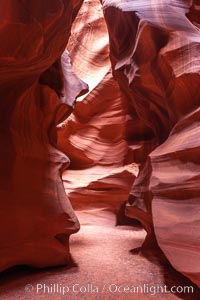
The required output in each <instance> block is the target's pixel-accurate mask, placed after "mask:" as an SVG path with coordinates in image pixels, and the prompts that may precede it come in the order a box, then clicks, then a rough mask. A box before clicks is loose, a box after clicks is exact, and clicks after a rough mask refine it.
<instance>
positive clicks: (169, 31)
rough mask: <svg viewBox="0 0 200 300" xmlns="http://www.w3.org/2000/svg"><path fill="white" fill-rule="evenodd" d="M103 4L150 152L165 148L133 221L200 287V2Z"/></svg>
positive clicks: (135, 199)
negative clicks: (199, 8) (198, 136)
mask: <svg viewBox="0 0 200 300" xmlns="http://www.w3.org/2000/svg"><path fill="white" fill-rule="evenodd" d="M102 2H103V6H104V14H105V19H106V22H107V26H108V31H109V37H110V51H111V61H112V68H113V74H114V76H115V78H116V79H117V80H118V82H119V84H120V87H121V90H122V91H123V92H124V94H126V95H127V97H128V98H129V100H130V102H131V103H132V105H133V107H134V109H135V111H136V112H137V115H138V117H139V118H140V119H141V120H142V122H143V123H144V126H146V127H147V128H149V133H148V134H146V141H147V143H148V144H149V152H151V151H152V150H153V149H155V148H156V147H157V146H158V145H160V144H161V146H160V147H158V148H157V149H156V150H155V151H154V152H152V154H151V155H150V157H148V156H147V155H146V157H145V156H144V160H143V162H142V164H141V167H140V172H139V176H138V178H137V179H136V180H135V182H134V184H133V187H132V191H131V195H130V196H129V203H128V206H127V215H128V216H129V217H132V218H136V219H139V220H140V221H141V222H142V223H143V225H144V227H145V228H146V230H147V232H148V233H149V234H148V237H147V240H146V243H145V244H146V245H149V244H151V240H150V239H149V238H151V234H152V232H153V231H154V230H155V233H156V238H157V241H158V244H159V246H160V247H161V249H162V250H163V252H164V253H165V255H166V256H167V258H168V259H169V261H170V262H171V263H172V265H173V266H175V268H176V269H177V270H179V271H180V272H183V273H184V274H185V275H187V276H188V277H189V278H190V279H192V280H193V281H194V282H196V283H197V284H199V272H200V264H199V262H200V260H199V259H198V258H199V255H198V251H199V241H198V239H199V231H200V230H199V214H198V212H197V201H198V200H197V199H199V188H198V186H199V183H200V182H199V176H198V175H197V172H198V170H199V159H198V158H197V157H198V156H199V141H198V138H197V135H198V131H199V119H198V117H197V115H198V116H199V112H198V111H195V110H196V109H197V107H199V103H200V86H199V83H200V77H199V71H200V60H199V50H200V32H199V29H198V26H197V25H198V20H199V14H198V13H197V11H198V6H197V4H198V2H196V3H195V2H194V3H193V5H192V3H191V2H192V1H173V2H172V1H137V0H136V1H131V0H129V1H117V2H116V1H112V0H105V1H102ZM191 5H192V7H191ZM186 13H187V14H188V18H189V19H190V20H191V22H193V24H192V23H191V22H190V21H189V20H188V18H187V17H186ZM113 19H114V20H115V22H113ZM188 114H190V115H189V116H188ZM174 126H175V128H174V130H173V131H172V128H173V127H174ZM142 135H143V133H142ZM195 136H196V140H195ZM141 139H142V138H141ZM194 154H195V155H196V158H195V155H194Z"/></svg>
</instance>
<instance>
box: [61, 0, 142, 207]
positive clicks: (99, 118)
mask: <svg viewBox="0 0 200 300" xmlns="http://www.w3.org/2000/svg"><path fill="white" fill-rule="evenodd" d="M108 42H109V41H108V32H107V28H106V23H105V20H104V18H103V11H102V7H101V5H100V2H99V1H98V0H97V1H85V2H84V4H83V6H82V7H81V10H80V12H79V14H78V16H77V18H76V21H75V22H74V24H73V27H72V34H71V37H70V40H69V43H68V47H67V48H68V51H69V52H70V58H71V61H72V66H73V70H74V71H75V73H76V74H77V75H78V76H79V77H80V78H81V79H82V80H83V81H85V82H87V83H88V85H89V93H88V94H87V95H85V96H84V97H82V99H80V100H81V101H80V100H78V102H77V103H76V106H75V110H74V113H73V114H72V115H71V116H70V118H69V119H67V121H65V122H64V123H62V124H61V125H60V128H59V129H58V146H59V149H61V150H62V151H63V152H64V153H65V154H66V155H67V156H68V157H70V160H71V164H70V167H69V169H68V170H66V171H65V172H64V173H63V180H64V184H65V188H66V191H67V193H68V195H69V198H70V200H71V202H72V204H73V207H74V208H75V209H77V210H83V209H109V210H111V211H114V212H117V211H118V210H119V207H120V206H121V204H122V203H123V202H124V201H125V200H126V199H127V197H128V194H129V191H130V187H131V185H132V183H133V180H134V178H135V176H136V175H137V173H138V166H137V165H136V164H131V163H132V162H133V160H132V159H131V158H132V156H133V154H132V152H136V155H137V150H138V148H139V147H140V146H139V145H138V146H137V147H136V150H135V151H134V150H130V149H129V145H128V142H127V141H126V138H125V137H126V134H127V122H128V120H129V119H130V120H131V118H132V117H131V115H130V113H129V109H128V105H129V104H128V101H127V99H126V98H125V97H124V96H123V95H122V93H121V91H120V89H119V86H118V83H117V82H116V81H115V80H114V79H113V76H112V74H111V63H110V58H109V43H108ZM108 193H109V194H108Z"/></svg>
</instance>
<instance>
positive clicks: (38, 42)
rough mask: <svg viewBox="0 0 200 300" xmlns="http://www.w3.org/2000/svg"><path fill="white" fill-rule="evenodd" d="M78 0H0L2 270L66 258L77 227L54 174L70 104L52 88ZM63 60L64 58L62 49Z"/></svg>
mask: <svg viewBox="0 0 200 300" xmlns="http://www.w3.org/2000/svg"><path fill="white" fill-rule="evenodd" d="M81 2H82V1H75V0H74V1H46V0H45V1H31V0H30V1H11V0H10V1H7V0H6V1H1V8H2V7H3V8H4V9H1V11H0V19H1V24H0V41H1V48H0V97H1V104H0V120H1V127H0V139H1V144H0V157H1V159H0V170H1V173H0V197H1V203H0V219H1V226H0V257H1V258H2V259H1V262H0V271H2V270H4V269H6V268H8V267H10V266H13V265H18V264H27V265H32V266H37V267H44V266H53V265H60V264H65V263H67V262H68V260H69V251H68V237H69V235H70V234H71V233H74V232H76V231H77V230H78V229H79V223H78V220H77V218H76V216H75V214H74V212H73V210H72V207H71V204H70V203H69V201H68V200H67V198H66V194H65V190H64V187H63V183H62V180H61V175H60V174H61V171H62V169H63V167H66V166H67V165H68V164H69V159H68V158H67V157H66V156H65V155H64V154H63V153H62V152H60V151H59V150H57V148H56V147H55V143H56V124H58V123H59V122H60V121H61V120H63V118H66V117H67V115H68V114H69V113H70V111H71V110H72V109H71V107H70V106H69V105H68V104H67V103H64V102H63V101H64V99H65V97H63V99H62V100H59V97H58V95H57V93H58V94H59V93H60V92H59V90H60V88H61V87H62V80H61V79H62V76H59V74H60V69H59V68H60V67H61V64H60V63H59V60H60V57H61V55H62V53H63V51H64V49H65V47H66V44H67V41H68V37H69V35H70V27H71V23H72V21H73V18H74V17H75V15H76V14H77V12H78V9H79V7H80V5H81ZM72 15H73V18H72ZM62 60H64V61H66V64H67V63H68V64H69V62H68V61H67V60H66V53H65V54H64V55H63V57H62ZM63 67H65V66H63ZM69 72H70V69H69V70H68V73H69ZM71 73H72V71H71ZM72 77H73V76H72V75H71V77H70V76H68V78H65V82H67V81H70V78H72ZM55 78H56V79H57V82H56V81H55V80H54V79H55ZM72 79H74V77H73V78H72ZM76 81H77V82H78V79H77V78H76ZM81 85H82V82H80V83H79V84H78V83H77V86H78V87H79V88H77V89H76V92H75V94H77V95H78V94H79V93H80V86H81ZM84 88H85V86H84ZM56 92H57V93H56ZM74 100H75V99H74ZM69 104H70V103H69Z"/></svg>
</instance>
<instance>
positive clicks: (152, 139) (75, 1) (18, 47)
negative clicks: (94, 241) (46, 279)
mask: <svg viewBox="0 0 200 300" xmlns="http://www.w3.org/2000/svg"><path fill="white" fill-rule="evenodd" d="M82 2H83V1H81V0H70V1H66V0H63V1H61V0H59V1H47V0H45V1H31V0H29V1H26V0H24V1H22V0H20V1H14V0H6V1H2V3H1V5H2V6H3V7H4V10H2V11H1V12H0V18H1V21H2V22H1V25H0V41H1V48H0V65H1V66H0V95H1V98H2V101H1V104H0V120H1V127H0V140H1V144H0V157H1V160H0V168H1V174H0V193H1V199H2V201H1V204H0V217H1V229H0V245H1V246H0V256H1V257H3V258H4V259H3V261H2V262H1V263H0V271H1V270H4V269H6V268H8V267H10V266H13V265H16V264H28V265H33V266H37V267H43V266H52V265H60V264H65V263H67V262H68V260H69V251H68V237H69V235H70V234H72V233H74V232H76V231H77V230H78V229H79V222H78V220H77V218H76V216H75V213H74V211H73V209H72V207H71V205H70V203H69V201H68V200H67V199H66V194H65V190H64V187H63V182H62V180H61V173H62V172H63V170H64V169H65V168H66V167H67V166H69V159H68V157H69V158H70V160H71V165H70V168H69V169H68V170H67V171H65V172H64V173H63V181H64V186H65V189H66V190H67V192H68V194H69V197H70V200H71V201H72V204H73V207H74V208H75V209H77V210H85V209H92V208H95V209H97V211H98V209H108V210H111V211H114V212H117V211H118V210H119V207H120V206H121V205H122V203H123V202H124V201H125V200H126V199H127V198H128V194H129V192H130V190H131V192H130V195H129V202H128V204H127V208H126V214H127V216H129V217H131V218H133V219H138V220H139V221H140V222H141V223H142V224H143V226H144V227H145V229H146V231H147V233H148V235H147V239H146V241H145V243H144V245H146V246H148V247H149V245H150V246H151V247H154V246H155V245H154V242H155V236H156V240H157V243H158V245H159V246H160V248H161V249H162V251H163V252H164V254H165V255H166V257H167V258H168V260H169V261H170V263H171V264H172V265H173V266H174V267H175V268H176V269H177V270H178V271H179V272H182V273H183V274H185V275H186V276H188V277H189V278H190V279H191V280H193V281H194V282H195V283H197V284H200V280H199V274H200V266H199V261H198V262H197V259H198V258H199V242H198V240H199V211H198V206H197V202H198V199H199V173H198V171H199V163H200V162H199V158H198V157H199V156H198V155H199V149H200V144H199V140H198V134H199V117H200V115H199V100H200V87H199V82H200V79H199V71H200V64H199V47H200V46H199V45H200V35H199V29H198V27H199V13H198V12H199V6H198V4H199V3H198V0H197V1H193V3H192V1H186V0H185V1H181V0H176V1H173V2H172V1H169V0H164V1H154V0H153V1H152V0H151V1H150V0H145V1H142V0H140V1H139V0H135V1H133V0H126V1H125V0H119V1H113V0H104V1H101V2H102V3H103V9H104V16H105V19H104V17H103V13H102V7H101V5H100V2H99V1H98V0H93V1H91V0H88V1H85V2H84V4H83V6H82V8H81V10H80V12H79V14H78V16H77V18H76V20H75V22H74V24H73V27H72V32H71V37H70V39H69V36H70V30H71V25H72V22H73V21H74V19H75V17H76V15H77V13H78V10H79V8H80V6H81V4H82ZM105 21H106V23H107V26H106V23H105ZM107 28H108V32H107ZM10 33H12V34H10ZM108 34H109V39H108ZM8 35H9V39H8V38H7V37H8ZM68 39H69V43H68V46H67V49H68V51H69V55H68V52H67V51H64V50H65V47H66V44H67V41H68ZM109 45H110V49H109ZM61 55H62V57H61ZM109 55H110V57H109ZM71 64H72V67H71ZM74 72H75V73H74ZM79 77H80V78H81V79H79ZM85 82H87V84H88V86H89V87H88V86H87V84H85ZM88 88H89V90H88ZM87 92H88V93H87ZM85 93H86V95H84V94H85ZM78 96H82V97H81V98H79V100H77V103H76V106H75V110H74V113H73V114H72V115H71V116H70V117H69V118H68V119H67V117H68V116H69V114H70V113H71V112H72V110H73V106H74V101H75V99H76V98H77V97H78ZM66 119H67V120H66ZM62 121H64V122H63V123H62ZM58 149H59V150H58ZM138 165H139V176H138V177H137V178H136V179H135V177H136V176H137V174H138ZM134 179H135V181H134ZM133 181H134V184H133ZM132 184H133V185H132ZM131 186H132V188H131ZM8 212H9V214H8ZM97 213H98V212H97ZM99 215H100V214H99ZM8 237H9V238H8Z"/></svg>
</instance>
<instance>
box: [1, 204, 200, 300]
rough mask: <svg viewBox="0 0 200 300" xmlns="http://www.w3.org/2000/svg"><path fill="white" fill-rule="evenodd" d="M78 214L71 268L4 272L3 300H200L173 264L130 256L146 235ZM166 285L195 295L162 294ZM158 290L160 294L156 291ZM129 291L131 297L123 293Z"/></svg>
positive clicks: (99, 216)
mask: <svg viewBox="0 0 200 300" xmlns="http://www.w3.org/2000/svg"><path fill="white" fill-rule="evenodd" d="M77 214H78V217H79V220H80V223H81V229H80V231H79V232H78V233H77V234H75V235H72V236H71V239H70V242H71V243H70V245H71V247H70V249H71V255H72V264H71V266H70V267H58V268H47V269H43V270H36V269H35V270H33V269H26V268H25V269H23V268H22V269H21V270H20V269H18V270H14V271H12V272H11V271H9V272H5V273H4V274H1V277H0V280H1V287H0V298H1V299H2V300H8V299H9V300H14V299H24V300H29V299H30V300H32V299H38V300H39V299H50V300H54V299H56V300H62V299H70V300H79V299H80V300H81V299H83V300H88V299H91V300H114V299H121V300H123V299H128V300H129V299H130V300H138V299H139V300H143V299H144V300H149V299H158V300H161V299H166V300H175V299H177V300H178V299H185V300H193V299H198V297H199V290H198V288H197V287H195V286H194V285H193V284H192V283H191V282H190V281H189V280H187V279H186V278H185V277H183V276H182V275H180V274H179V273H178V272H176V271H175V270H174V269H172V268H171V267H170V266H169V264H166V263H165V264H161V263H160V262H159V260H157V259H156V258H155V256H151V257H149V258H148V259H147V258H145V257H143V256H140V255H133V254H132V253H131V252H130V250H131V249H133V248H135V247H138V246H140V245H141V244H142V241H143V239H144V237H145V232H144V230H142V229H139V228H137V227H132V226H117V227H116V226H115V219H116V218H115V216H114V214H112V213H111V212H109V211H106V210H98V209H96V210H85V211H80V212H77ZM165 285H167V287H168V290H169V289H170V288H171V287H172V286H176V287H179V286H185V287H186V286H193V288H194V290H193V293H191V292H190V293H189V294H188V293H176V294H173V293H162V288H163V290H164V286H165ZM158 286H160V292H159V290H157V291H158V292H156V288H157V289H158ZM66 287H67V288H69V290H68V289H67V290H66V289H64V288H66ZM127 287H129V288H130V290H129V292H127V290H125V292H124V288H125V289H126V288H127ZM63 289H64V290H63ZM117 289H119V290H117ZM134 289H135V290H134ZM137 289H138V290H137ZM168 290H167V291H168ZM134 291H135V292H134ZM137 291H138V292H137Z"/></svg>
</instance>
